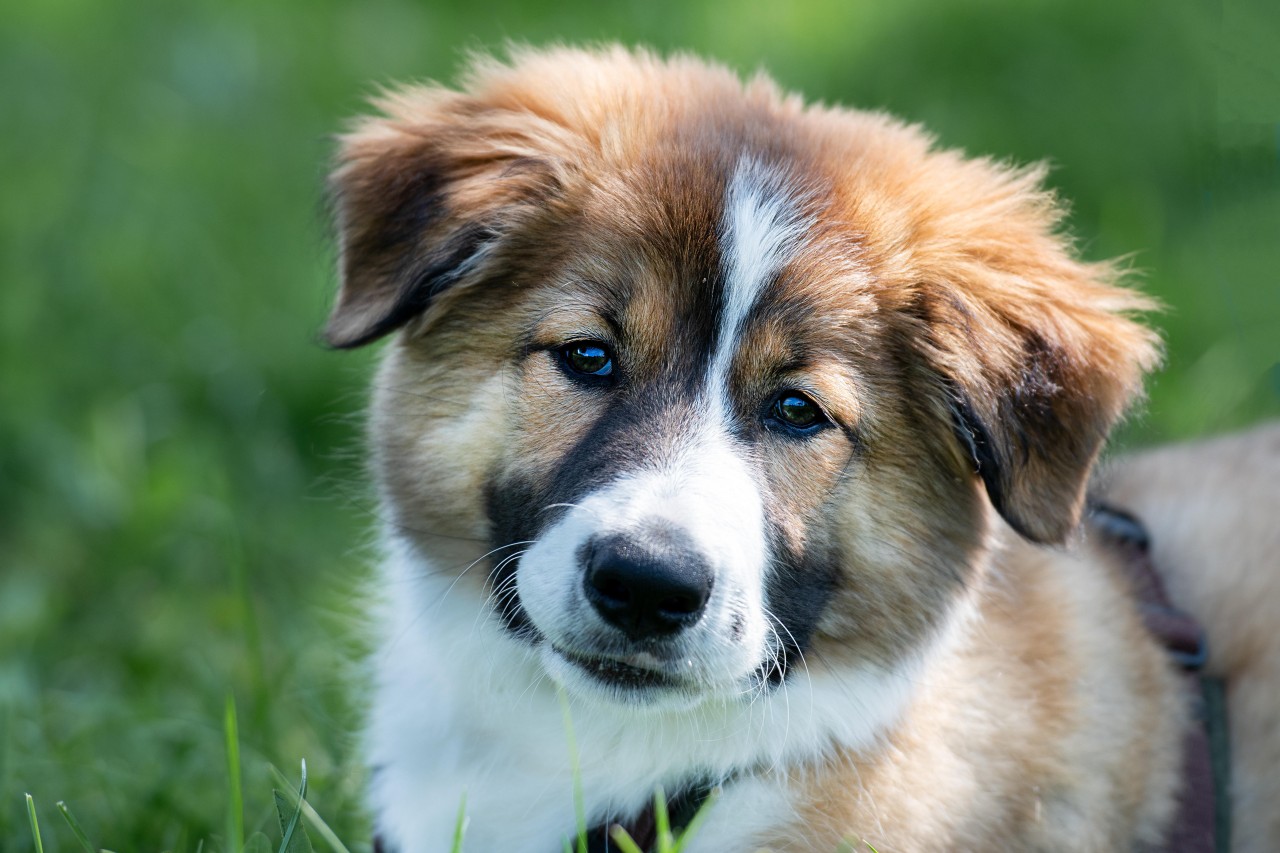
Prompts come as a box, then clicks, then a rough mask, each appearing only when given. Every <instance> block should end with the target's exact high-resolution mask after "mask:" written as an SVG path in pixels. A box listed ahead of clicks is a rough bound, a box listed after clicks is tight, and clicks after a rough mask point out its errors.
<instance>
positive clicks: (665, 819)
mask: <svg viewBox="0 0 1280 853" xmlns="http://www.w3.org/2000/svg"><path fill="white" fill-rule="evenodd" d="M653 822H654V823H655V824H656V825H657V833H656V835H657V841H658V849H659V850H661V851H667V850H670V849H671V845H672V844H674V843H675V839H674V838H672V836H671V816H670V815H669V814H667V792H666V791H664V790H662V786H661V785H659V786H658V787H657V788H656V789H654V792H653Z"/></svg>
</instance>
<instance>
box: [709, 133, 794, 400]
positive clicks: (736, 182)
mask: <svg viewBox="0 0 1280 853" xmlns="http://www.w3.org/2000/svg"><path fill="white" fill-rule="evenodd" d="M809 224H810V221H809V219H808V218H806V217H804V216H802V215H801V213H800V211H799V210H798V209H797V199H796V198H795V196H794V194H793V192H791V191H789V188H788V187H787V182H786V179H785V176H784V175H783V174H782V173H780V172H779V171H778V170H776V169H773V168H770V167H769V166H766V165H765V164H763V163H761V162H760V161H758V160H755V159H752V158H749V157H744V158H742V160H740V161H739V162H738V166H737V168H736V170H735V171H734V174H733V179H732V180H731V181H730V182H729V189H728V191H727V192H726V193H725V201H724V218H723V220H722V222H721V226H720V240H721V247H720V248H721V257H723V258H724V268H725V277H724V281H725V285H724V287H725V291H724V307H723V308H722V309H721V314H720V317H719V318H718V319H719V336H718V338H717V343H716V351H715V355H714V356H713V357H712V360H711V372H710V374H709V376H708V379H709V384H710V385H711V388H712V391H713V394H712V399H718V400H725V394H726V391H727V376H728V373H729V366H730V364H732V362H733V355H734V353H735V352H737V349H738V339H739V337H740V336H741V334H742V327H743V325H744V324H745V323H746V319H747V315H748V314H750V313H751V309H752V307H754V306H755V304H756V302H757V301H758V300H759V298H760V293H761V292H762V291H763V290H764V288H765V286H766V285H767V284H768V283H769V282H770V281H772V280H773V279H774V277H775V276H776V275H777V274H778V272H779V271H780V270H781V269H782V268H783V267H784V266H786V265H787V263H788V262H790V260H791V259H792V258H793V257H794V256H795V253H796V251H797V250H798V249H799V248H800V245H801V241H802V239H803V237H804V233H805V230H806V229H807V228H808V227H809ZM726 402H727V401H726Z"/></svg>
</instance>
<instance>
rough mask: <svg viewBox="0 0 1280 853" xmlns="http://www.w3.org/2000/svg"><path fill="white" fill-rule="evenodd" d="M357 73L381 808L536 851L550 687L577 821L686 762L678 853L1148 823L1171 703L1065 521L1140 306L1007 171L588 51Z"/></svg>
mask: <svg viewBox="0 0 1280 853" xmlns="http://www.w3.org/2000/svg"><path fill="white" fill-rule="evenodd" d="M378 107H379V109H380V110H381V115H379V116H377V117H373V118H368V119H364V120H362V121H361V122H359V123H358V124H357V125H356V126H355V128H354V129H353V130H352V131H351V132H350V133H349V134H347V135H346V136H345V137H344V138H343V140H342V145H341V152H340V155H339V164H338V166H337V168H336V170H335V172H334V174H333V178H332V186H333V193H334V198H335V204H336V210H337V218H338V225H339V233H340V241H341V252H342V255H341V268H342V289H341V292H340V294H339V298H338V302H337V305H336V307H335V309H334V313H333V316H332V318H331V320H330V323H329V326H328V330H327V335H328V337H329V340H330V341H331V342H332V343H333V344H334V345H335V346H338V347H353V346H359V345H363V344H365V343H368V342H370V341H373V340H376V339H378V338H380V337H383V336H385V335H388V334H391V333H394V337H393V338H392V341H391V343H390V344H389V345H388V346H387V348H386V350H385V353H384V357H383V360H382V365H381V368H380V370H379V372H378V376H377V379H376V380H375V383H374V386H375V392H374V397H373V402H372V406H371V419H370V437H371V447H372V451H373V464H374V471H375V474H376V478H377V482H378V484H379V488H380V492H381V499H382V502H383V505H384V507H385V511H386V512H385V517H386V520H387V523H386V529H385V531H384V542H385V553H386V559H385V563H384V572H383V574H382V577H381V579H380V583H379V591H380V592H381V593H382V594H383V596H384V599H385V600H384V604H383V607H382V610H381V611H380V612H379V614H378V624H379V626H380V630H381V633H382V637H383V640H382V644H381V647H380V650H379V651H378V653H377V654H376V655H375V656H374V660H373V665H374V669H375V672H376V679H377V683H376V690H375V695H374V697H373V706H372V712H371V715H370V723H369V737H368V749H369V757H370V764H371V767H372V770H373V782H372V786H371V803H372V806H373V809H374V812H375V815H376V823H377V828H378V832H379V833H380V835H381V837H382V838H383V840H384V843H386V844H387V845H388V846H389V847H390V848H392V849H397V850H402V851H405V853H412V851H420V850H421V851H429V850H441V849H446V847H447V845H448V843H449V839H450V838H451V834H452V827H453V821H454V817H455V815H456V810H457V807H458V804H459V802H460V801H461V799H462V797H463V794H464V792H465V794H466V802H467V808H468V812H469V814H470V818H471V820H470V828H469V830H468V840H467V845H468V849H472V850H529V851H548V850H553V849H558V848H559V846H560V844H561V839H563V838H565V837H567V836H569V835H570V834H571V833H572V832H573V828H574V825H575V821H574V810H573V809H574V807H573V774H574V767H573V763H572V756H571V749H570V747H569V744H568V742H567V738H566V713H567V714H568V716H569V717H571V719H572V727H573V730H574V732H575V733H576V743H577V759H578V762H579V766H578V772H579V773H580V778H581V783H582V790H583V791H584V792H585V805H586V811H587V819H588V821H589V822H590V823H592V824H596V823H602V822H605V821H610V820H625V819H627V818H629V817H631V816H633V815H634V814H635V813H637V812H638V811H640V810H641V809H642V808H643V807H644V804H645V803H646V802H647V801H648V800H649V798H650V797H651V796H652V793H653V790H654V788H655V786H657V785H663V786H664V787H665V788H666V789H667V790H668V791H675V790H679V789H681V788H683V787H688V786H690V785H692V784H698V783H701V782H706V781H711V782H721V783H723V795H722V797H721V799H720V802H719V803H718V804H717V805H716V807H715V808H714V809H713V811H712V812H711V813H710V817H709V820H708V822H707V823H706V825H705V826H704V827H703V828H702V830H701V831H700V832H699V834H698V835H697V836H696V838H695V839H694V840H693V842H692V844H691V846H690V848H689V849H691V850H695V851H738V850H746V849H754V848H755V847H760V846H769V847H770V848H771V849H774V850H814V851H832V850H835V849H836V848H837V846H838V844H839V843H840V842H841V840H843V839H849V840H853V841H855V842H858V841H861V840H865V841H867V842H870V843H872V844H874V845H875V846H876V848H877V849H879V850H881V851H888V850H941V849H951V850H961V849H982V850H1027V849H1040V850H1056V849H1063V850H1115V849H1130V848H1132V847H1134V846H1135V845H1142V844H1153V843H1156V842H1158V841H1159V839H1160V838H1161V836H1162V833H1163V832H1164V829H1165V827H1166V825H1167V823H1168V821H1169V817H1170V814H1171V810H1172V807H1173V802H1174V796H1175V794H1176V792H1177V788H1178V785H1179V779H1180V774H1179V766H1178V764H1179V760H1180V751H1179V743H1180V732H1181V729H1182V726H1183V724H1184V720H1185V716H1186V715H1185V709H1184V704H1185V703H1184V701H1183V697H1182V695H1181V692H1180V687H1179V685H1178V682H1177V680H1176V678H1175V677H1174V674H1173V673H1172V672H1171V669H1170V666H1169V664H1168V662H1167V661H1166V659H1165V656H1164V654H1163V653H1162V652H1161V650H1160V649H1158V648H1156V646H1155V644H1154V643H1153V641H1152V640H1151V639H1150V638H1149V637H1148V635H1147V634H1146V633H1145V631H1144V629H1143V628H1142V626H1141V624H1140V622H1139V620H1138V618H1137V616H1136V615H1135V612H1134V608H1133V606H1132V604H1131V601H1130V599H1129V596H1128V592H1127V589H1126V587H1125V585H1124V582H1123V580H1121V579H1120V578H1118V577H1117V576H1115V575H1114V574H1113V573H1112V572H1111V570H1110V569H1108V568H1107V564H1106V561H1105V560H1100V559H1098V557H1097V555H1096V554H1095V552H1094V551H1093V549H1094V547H1095V546H1094V545H1093V544H1092V543H1090V542H1089V541H1088V540H1087V539H1086V538H1084V537H1083V536H1082V535H1080V534H1078V533H1075V532H1073V531H1076V530H1077V524H1078V522H1079V519H1080V514H1081V510H1082V505H1083V501H1084V495H1085V490H1086V485H1087V479H1088V475H1089V472H1090V468H1091V466H1092V464H1093V462H1094V460H1095V458H1096V457H1097V454H1098V452H1099V450H1100V448H1101V446H1102V443H1103V441H1104V439H1105V436H1106V434H1107V432H1108V431H1109V429H1110V427H1111V426H1112V424H1113V423H1114V422H1115V420H1116V419H1117V418H1118V417H1119V416H1120V415H1121V413H1122V412H1123V410H1124V408H1125V407H1126V405H1127V404H1128V403H1129V402H1130V401H1131V400H1132V398H1133V397H1134V396H1135V395H1136V394H1137V393H1138V392H1139V389H1140V385H1141V379H1142V375H1143V373H1144V371H1146V370H1147V369H1149V368H1150V367H1152V366H1153V364H1154V363H1155V361H1156V341H1155V338H1154V336H1153V335H1152V333H1151V332H1149V331H1148V330H1146V329H1145V328H1143V327H1142V326H1141V325H1139V324H1138V323H1136V322H1135V321H1134V320H1133V319H1132V316H1131V315H1132V314H1133V313H1134V312H1136V311H1140V310H1142V309H1144V308H1146V307H1148V306H1149V303H1148V302H1147V300H1145V299H1144V298H1143V297H1141V296H1140V295H1138V294H1136V293H1135V292H1133V291H1131V290H1129V289H1127V288H1124V287H1122V286H1119V285H1118V284H1117V282H1116V275H1115V272H1114V270H1113V269H1112V268H1111V267H1110V266H1107V265H1105V264H1091V263H1085V262H1082V261H1080V260H1078V259H1077V258H1076V257H1075V255H1074V254H1073V252H1072V251H1071V249H1070V246H1069V244H1068V242H1067V240H1066V239H1065V238H1064V237H1063V236H1062V235H1061V234H1060V233H1059V231H1058V224H1059V220H1060V217H1061V213H1060V210H1059V207H1058V205H1057V204H1056V203H1055V201H1054V200H1053V198H1052V197H1051V196H1050V195H1049V194H1048V193H1047V192H1045V191H1044V190H1043V189H1041V187H1040V180H1041V174H1040V172H1039V170H1036V169H1017V168H1013V167H1009V166H1006V165H1002V164H998V163H995V162H992V161H989V160H973V159H966V158H965V157H963V156H961V155H960V154H958V153H956V152H953V151H946V150H938V149H936V148H935V147H934V146H933V145H932V142H931V140H930V139H929V138H928V137H927V136H926V135H925V134H923V133H922V132H921V131H920V130H919V129H917V128H914V127H909V126H905V125H903V124H900V123H898V122H896V121H894V120H893V119H890V118H888V117H886V116H883V115H879V114H871V113H860V112H852V111H847V110H841V109H834V108H825V107H811V106H806V105H804V104H803V103H802V102H801V101H800V100H799V99H798V98H796V97H794V96H788V95H784V94H783V93H781V92H779V91H778V89H777V88H776V87H775V86H774V85H773V84H772V83H771V82H769V81H768V80H767V79H764V78H762V77H757V78H755V79H753V80H751V81H750V82H748V83H746V84H745V85H744V84H743V83H741V82H740V81H739V80H738V78H736V77H735V76H734V75H732V74H731V73H729V72H728V71H726V70H724V69H722V68H718V67H715V66H712V65H708V64H706V63H703V62H701V61H698V60H695V59H691V58H687V57H675V58H671V59H659V58H656V57H654V56H651V55H649V54H645V53H633V52H628V51H624V50H621V49H616V48H615V49H606V50H600V51H574V50H553V51H546V52H539V51H516V52H515V54H514V56H513V59H512V61H511V62H510V63H509V64H503V63H499V62H496V61H494V60H489V59H480V60H477V61H475V62H474V63H473V65H472V67H471V70H470V72H469V73H468V75H467V76H466V78H465V80H464V81H463V85H462V87H461V89H460V91H453V90H449V89H445V88H441V87H436V86H421V87H409V88H405V89H400V90H396V91H394V92H392V93H389V94H387V95H385V96H384V97H383V98H381V99H380V100H379V102H378ZM575 347H577V348H578V349H581V348H583V347H587V348H589V349H590V351H589V352H587V356H589V357H590V358H591V359H594V361H589V362H586V361H584V362H583V364H589V366H591V367H592V369H593V370H594V367H595V366H596V365H599V364H604V366H603V367H601V368H600V370H599V371H598V372H591V371H588V370H586V369H585V368H579V367H575V366H574V365H575V364H577V363H576V362H574V361H572V359H573V357H574V355H573V352H574V348H575ZM605 361H607V364H605ZM787 406H790V407H791V409H788V408H786V407H787ZM805 406H809V408H805ZM797 407H799V408H797ZM792 409H794V410H796V411H800V412H801V413H802V416H803V417H802V418H801V420H805V419H807V417H808V415H807V414H805V413H812V412H814V411H816V412H818V416H817V419H816V420H814V421H812V422H808V421H807V420H806V422H805V423H803V424H798V423H793V422H791V421H790V420H788V419H787V418H788V417H790V415H788V414H787V412H789V411H791V410H792ZM1063 543H1066V544H1065V545H1064V544H1063ZM1046 546H1050V547H1046ZM620 566H622V567H624V568H625V569H626V571H627V572H629V574H626V575H624V576H623V577H624V582H623V584H622V587H621V588H620V587H619V586H618V582H616V581H615V580H613V578H614V577H615V574H616V572H617V571H621V570H620V569H619V567H620ZM597 572H600V573H601V574H600V575H597ZM603 573H614V574H609V575H608V578H607V579H604V580H601V578H602V577H604V574H603ZM655 578H657V579H658V580H654V579H655ZM630 583H636V584H640V583H644V584H653V583H661V584H667V585H668V586H670V589H669V590H667V592H670V593H671V594H669V595H666V597H661V596H658V597H659V598H661V601H660V602H659V603H658V604H655V605H653V607H654V609H653V612H649V611H648V610H644V611H643V612H642V611H641V610H639V609H637V608H639V605H637V604H636V603H635V601H636V600H638V597H639V595H640V592H641V591H648V587H645V588H644V589H643V590H642V589H641V587H639V586H636V587H634V588H633V587H629V586H627V584H630ZM671 585H674V586H671ZM663 589H666V587H663ZM657 600H658V599H657V598H655V601H657ZM647 606H648V605H646V607H647ZM619 609H621V613H622V615H621V616H619V615H618V614H619Z"/></svg>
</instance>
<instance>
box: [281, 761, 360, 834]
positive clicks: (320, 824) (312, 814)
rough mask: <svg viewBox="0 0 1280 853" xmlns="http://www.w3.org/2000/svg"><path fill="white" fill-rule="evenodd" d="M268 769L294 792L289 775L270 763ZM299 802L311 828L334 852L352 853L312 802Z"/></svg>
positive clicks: (287, 788)
mask: <svg viewBox="0 0 1280 853" xmlns="http://www.w3.org/2000/svg"><path fill="white" fill-rule="evenodd" d="M267 769H268V770H269V771H270V772H271V775H272V776H274V777H275V778H276V782H277V783H278V784H280V785H281V786H283V787H284V789H285V790H287V791H288V792H289V793H290V794H292V793H293V783H292V782H290V781H289V779H288V777H286V776H285V775H284V774H283V773H281V772H280V768H278V767H276V766H275V765H272V764H268V765H267ZM298 803H299V804H300V805H301V807H302V816H303V817H305V818H306V819H307V822H308V823H309V824H310V825H311V828H312V829H314V830H315V831H316V834H317V835H319V836H320V837H321V838H323V839H324V843H325V844H328V845H329V849H330V850H332V851H333V853H351V851H350V850H348V849H347V845H345V844H343V843H342V839H340V838H339V837H338V834H337V833H336V832H334V831H333V830H332V829H331V828H330V827H329V824H327V823H325V820H324V818H322V817H320V813H319V812H317V811H316V810H315V809H314V808H313V807H312V805H311V803H309V802H307V801H306V800H299V801H298Z"/></svg>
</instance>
